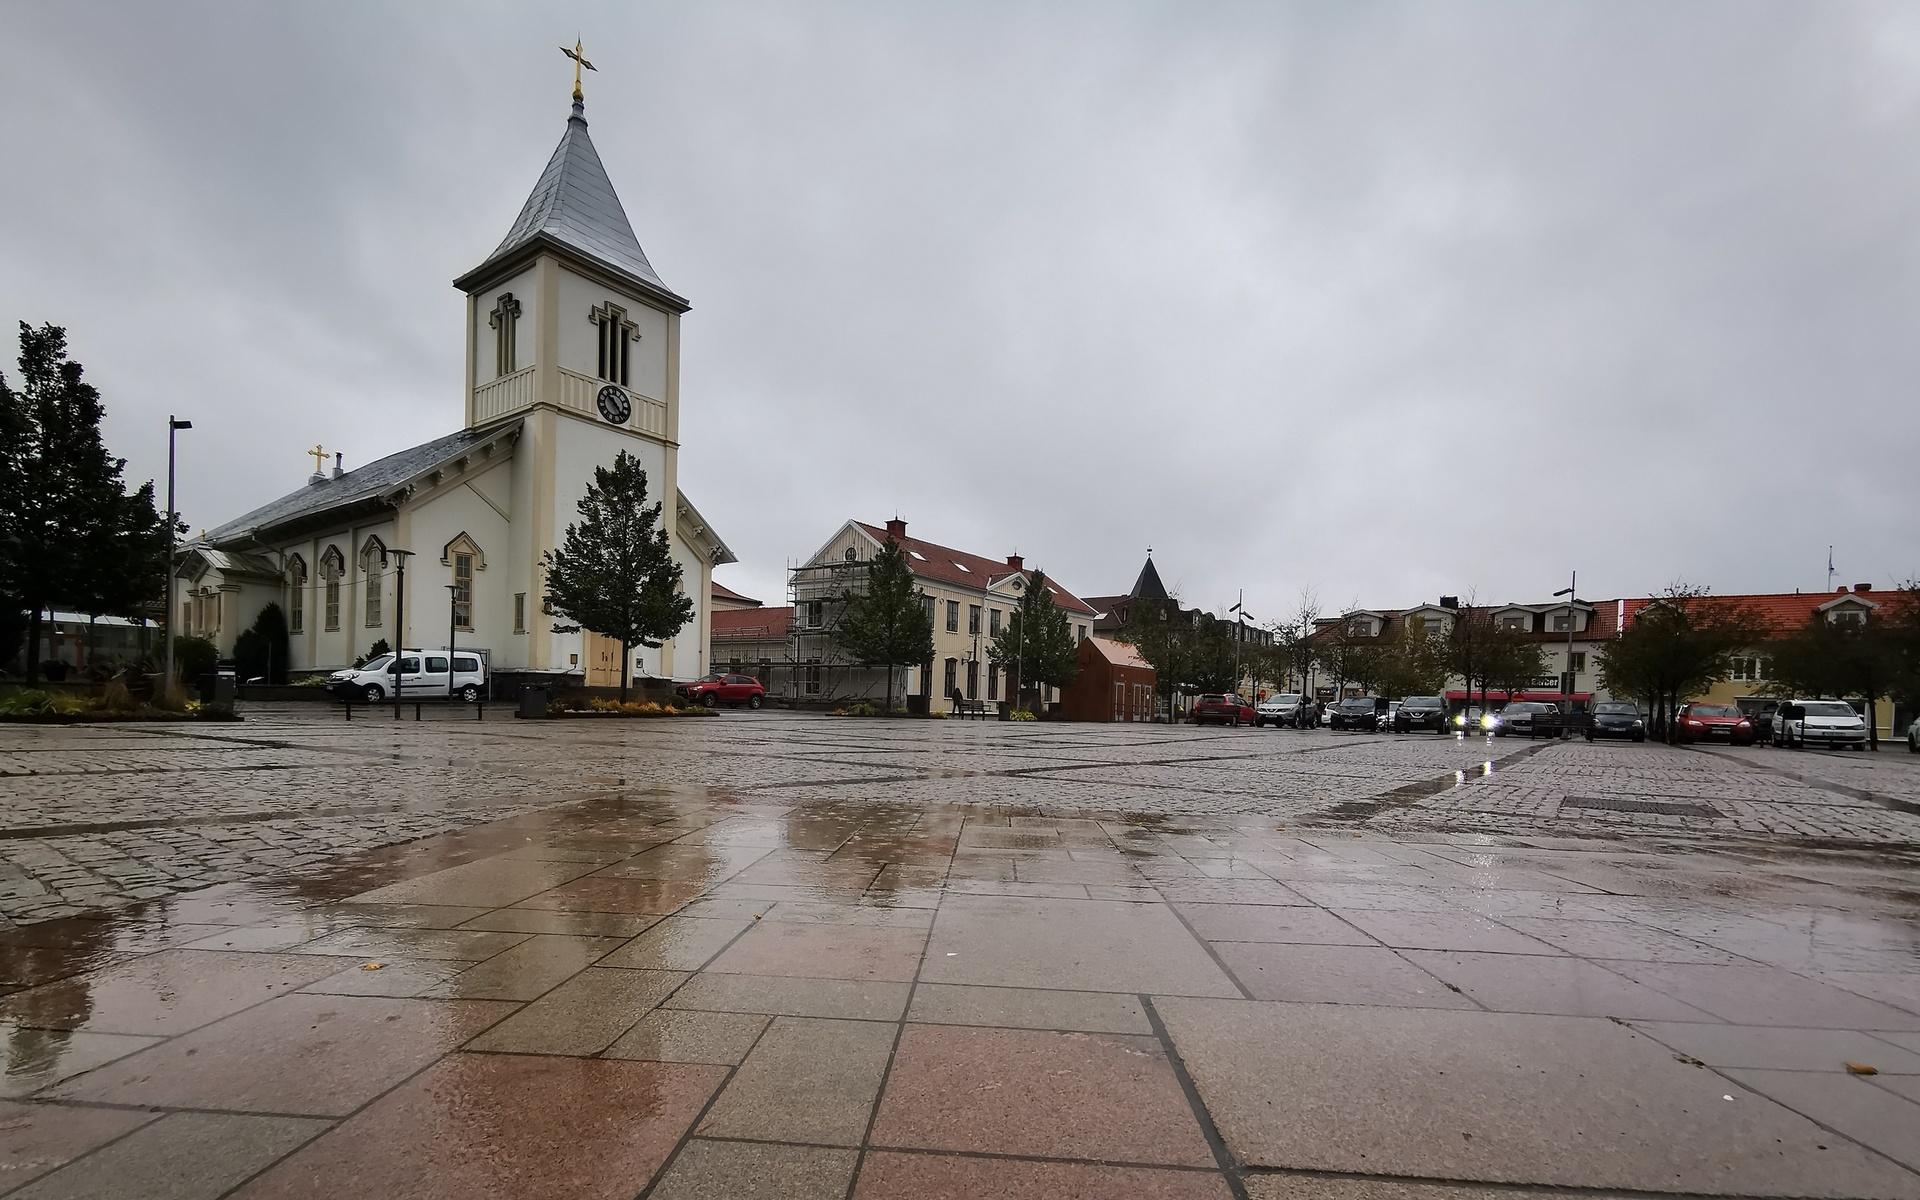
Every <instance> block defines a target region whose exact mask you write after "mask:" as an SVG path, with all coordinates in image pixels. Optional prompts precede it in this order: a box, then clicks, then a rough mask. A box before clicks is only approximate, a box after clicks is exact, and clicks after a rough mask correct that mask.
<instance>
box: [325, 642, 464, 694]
mask: <svg viewBox="0 0 1920 1200" xmlns="http://www.w3.org/2000/svg"><path fill="white" fill-rule="evenodd" d="M398 658H399V661H398V663H397V664H396V662H395V656H394V655H393V654H391V653H388V654H382V655H381V656H380V657H378V658H375V659H372V660H370V661H368V662H367V663H365V664H363V665H361V666H358V667H349V668H347V669H346V670H344V671H335V672H334V673H333V674H331V675H329V676H327V690H328V691H330V692H332V693H333V694H335V695H336V696H344V697H346V698H348V699H351V700H359V701H362V702H364V703H367V704H378V703H380V702H381V701H383V700H388V699H391V698H392V697H393V694H394V692H395V690H396V689H397V690H398V691H399V693H400V696H401V698H402V699H405V698H407V697H409V696H412V697H416V698H418V699H421V700H438V699H443V698H445V697H448V696H453V697H457V698H458V699H461V700H464V701H466V702H467V703H468V704H472V703H473V702H474V701H476V700H478V699H480V697H482V696H484V695H486V694H487V662H486V660H485V659H483V658H481V657H480V656H479V655H478V654H472V653H468V652H466V651H462V650H455V651H454V652H453V654H452V659H453V661H452V664H451V668H452V678H451V679H449V678H448V668H449V664H448V661H447V659H448V654H447V651H445V650H403V651H401V652H400V654H399V656H398Z"/></svg>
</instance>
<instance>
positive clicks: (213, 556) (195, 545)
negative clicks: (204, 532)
mask: <svg viewBox="0 0 1920 1200" xmlns="http://www.w3.org/2000/svg"><path fill="white" fill-rule="evenodd" d="M180 550H181V553H182V554H183V555H184V554H198V555H199V556H200V557H202V558H204V559H206V560H207V565H208V566H210V567H212V568H213V569H214V570H216V571H220V572H222V573H223V574H229V575H233V574H241V575H263V576H265V577H266V578H268V579H277V578H279V576H280V570H279V568H278V567H275V566H274V565H273V561H272V560H271V559H269V558H267V557H266V556H265V555H260V554H251V553H248V552H247V551H244V550H220V549H217V548H215V547H214V546H213V545H211V544H210V543H208V542H204V541H193V542H188V543H187V544H186V545H184V546H182V547H181V548H180Z"/></svg>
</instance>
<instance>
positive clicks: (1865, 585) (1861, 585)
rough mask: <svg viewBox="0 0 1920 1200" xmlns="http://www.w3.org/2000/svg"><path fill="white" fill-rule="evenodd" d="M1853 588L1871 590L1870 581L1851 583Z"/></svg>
mask: <svg viewBox="0 0 1920 1200" xmlns="http://www.w3.org/2000/svg"><path fill="white" fill-rule="evenodd" d="M1853 590H1854V591H1856V592H1870V591H1872V590H1873V585H1872V584H1870V583H1856V584H1854V585H1853Z"/></svg>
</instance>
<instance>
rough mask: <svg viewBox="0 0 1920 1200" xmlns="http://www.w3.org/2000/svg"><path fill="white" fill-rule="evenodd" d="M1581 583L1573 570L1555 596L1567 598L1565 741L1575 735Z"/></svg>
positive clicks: (1563, 677) (1563, 691) (1562, 726)
mask: <svg viewBox="0 0 1920 1200" xmlns="http://www.w3.org/2000/svg"><path fill="white" fill-rule="evenodd" d="M1579 583H1580V572H1578V571H1574V572H1571V578H1569V579H1568V580H1567V586H1566V589H1565V590H1564V591H1558V592H1555V593H1554V596H1555V597H1556V598H1557V597H1560V596H1565V597H1566V598H1567V669H1566V670H1565V671H1563V672H1561V675H1560V679H1561V685H1560V739H1561V740H1562V741H1565V740H1567V739H1569V738H1571V737H1572V736H1573V606H1574V605H1575V604H1576V603H1577V602H1578V600H1579V597H1578V596H1577V595H1576V594H1575V593H1574V588H1575V587H1577V586H1578V585H1579Z"/></svg>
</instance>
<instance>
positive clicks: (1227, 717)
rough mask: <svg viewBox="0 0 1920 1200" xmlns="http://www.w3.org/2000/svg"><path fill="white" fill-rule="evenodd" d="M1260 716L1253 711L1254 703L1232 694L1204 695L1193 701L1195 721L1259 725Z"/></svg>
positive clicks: (1208, 723) (1196, 722)
mask: <svg viewBox="0 0 1920 1200" xmlns="http://www.w3.org/2000/svg"><path fill="white" fill-rule="evenodd" d="M1259 720H1260V716H1259V714H1258V713H1256V712H1254V711H1253V705H1251V704H1248V703H1247V702H1246V701H1245V700H1242V699H1241V698H1240V697H1238V696H1236V695H1234V694H1232V693H1231V692H1229V693H1226V694H1225V695H1207V696H1202V697H1200V698H1199V699H1198V700H1195V701H1194V702H1193V723H1194V724H1195V725H1210V724H1213V723H1215V722H1218V723H1219V724H1222V725H1241V724H1246V725H1253V726H1255V727H1256V728H1257V727H1258V722H1259Z"/></svg>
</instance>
